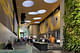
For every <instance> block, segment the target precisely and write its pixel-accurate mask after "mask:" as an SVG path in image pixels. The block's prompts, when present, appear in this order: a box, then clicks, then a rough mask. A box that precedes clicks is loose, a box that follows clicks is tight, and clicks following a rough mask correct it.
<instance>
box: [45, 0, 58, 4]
mask: <svg viewBox="0 0 80 53" xmlns="http://www.w3.org/2000/svg"><path fill="white" fill-rule="evenodd" d="M44 2H46V3H55V2H57V0H44Z"/></svg>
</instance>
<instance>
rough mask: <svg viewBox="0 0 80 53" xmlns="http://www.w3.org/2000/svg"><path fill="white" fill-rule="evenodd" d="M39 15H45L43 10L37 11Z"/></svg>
mask: <svg viewBox="0 0 80 53" xmlns="http://www.w3.org/2000/svg"><path fill="white" fill-rule="evenodd" d="M37 12H38V13H39V14H43V13H46V10H45V9H42V10H38V11H37Z"/></svg>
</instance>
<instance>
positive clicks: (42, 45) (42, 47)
mask: <svg viewBox="0 0 80 53" xmlns="http://www.w3.org/2000/svg"><path fill="white" fill-rule="evenodd" d="M33 45H34V46H35V47H36V48H38V49H39V50H40V51H47V49H48V43H45V42H34V43H33Z"/></svg>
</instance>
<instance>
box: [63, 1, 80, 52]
mask: <svg viewBox="0 0 80 53" xmlns="http://www.w3.org/2000/svg"><path fill="white" fill-rule="evenodd" d="M64 22H65V26H64V45H63V46H64V49H66V50H69V51H74V52H76V53H78V52H80V0H65V14H64Z"/></svg>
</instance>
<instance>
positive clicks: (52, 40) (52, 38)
mask: <svg viewBox="0 0 80 53" xmlns="http://www.w3.org/2000/svg"><path fill="white" fill-rule="evenodd" d="M49 40H50V42H51V43H54V42H55V38H54V36H52V35H50V38H49Z"/></svg>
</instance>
